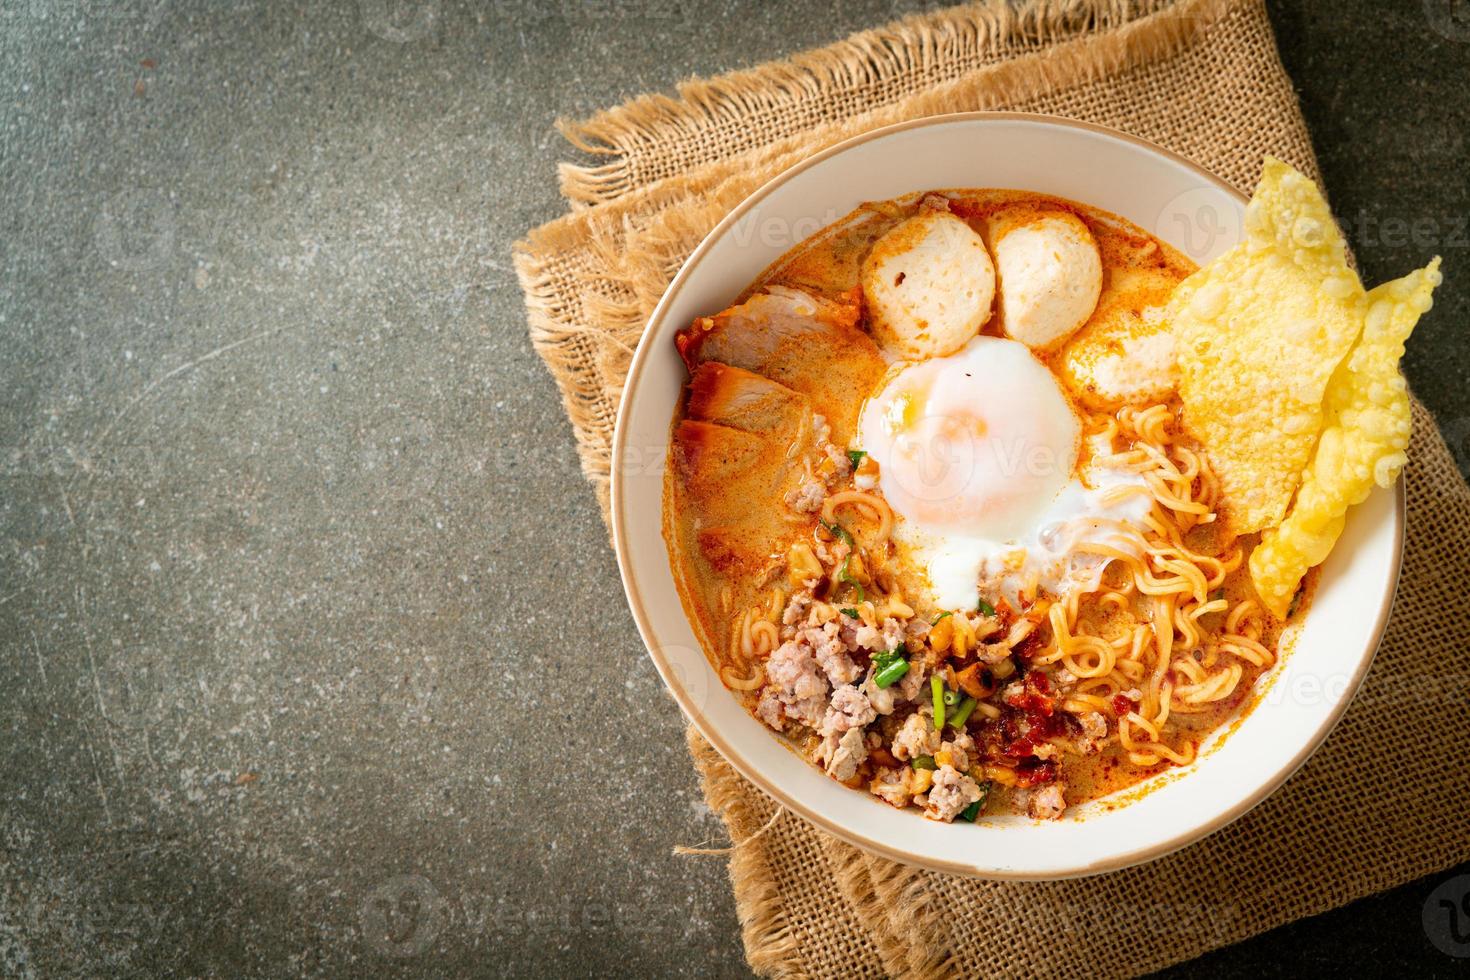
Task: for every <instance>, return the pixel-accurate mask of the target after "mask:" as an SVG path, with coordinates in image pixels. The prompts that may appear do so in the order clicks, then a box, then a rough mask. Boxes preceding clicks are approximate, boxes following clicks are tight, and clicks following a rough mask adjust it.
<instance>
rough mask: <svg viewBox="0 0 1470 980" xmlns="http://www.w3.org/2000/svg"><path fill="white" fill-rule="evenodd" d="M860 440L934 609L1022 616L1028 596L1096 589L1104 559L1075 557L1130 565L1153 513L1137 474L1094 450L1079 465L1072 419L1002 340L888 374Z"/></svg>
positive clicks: (1053, 383)
mask: <svg viewBox="0 0 1470 980" xmlns="http://www.w3.org/2000/svg"><path fill="white" fill-rule="evenodd" d="M859 439H860V440H861V446H860V448H862V449H863V450H864V451H866V452H867V453H868V454H869V455H871V456H872V458H873V459H874V461H875V462H877V463H878V467H879V480H878V483H879V487H880V489H881V490H882V492H883V495H884V497H885V498H886V499H887V500H888V502H889V504H890V506H891V507H892V508H893V510H894V513H895V516H896V517H897V521H896V523H895V528H894V538H895V541H896V543H897V544H898V546H899V549H900V554H901V556H902V557H904V558H906V559H907V560H908V561H909V562H911V563H913V564H914V565H916V566H918V567H920V568H922V569H923V571H924V572H925V575H926V577H927V580H928V584H929V589H930V593H931V594H930V598H931V600H932V601H933V602H934V604H935V605H937V606H939V607H941V608H946V609H973V608H975V606H976V605H977V601H978V599H979V596H980V594H981V591H982V589H983V590H984V591H985V593H986V594H987V595H991V596H997V595H1001V596H1005V597H1006V598H1007V599H1008V600H1009V601H1010V602H1012V603H1013V604H1019V603H1020V601H1021V600H1022V599H1023V598H1025V599H1029V598H1033V597H1034V596H1035V594H1036V591H1037V590H1038V589H1040V590H1045V591H1046V592H1049V593H1051V594H1054V595H1064V594H1066V593H1067V592H1070V591H1073V590H1075V589H1078V588H1089V587H1096V584H1097V580H1098V578H1099V577H1100V576H1101V574H1102V571H1103V569H1104V567H1105V566H1106V564H1107V561H1106V559H1104V558H1101V557H1099V556H1096V555H1092V554H1085V553H1082V552H1081V551H1080V550H1079V548H1080V546H1082V545H1083V544H1085V543H1094V544H1105V545H1107V546H1109V547H1111V548H1114V549H1116V550H1119V551H1122V552H1124V553H1130V554H1131V553H1135V549H1136V547H1137V544H1136V542H1137V535H1136V534H1132V533H1128V530H1127V529H1129V528H1137V527H1139V526H1140V525H1141V524H1142V522H1143V520H1144V518H1145V517H1146V515H1147V513H1148V511H1149V508H1150V507H1151V505H1152V497H1151V496H1150V495H1149V494H1148V493H1147V492H1146V489H1147V488H1146V485H1145V484H1144V482H1143V480H1142V478H1141V477H1140V476H1138V475H1137V474H1136V473H1131V472H1128V471H1126V470H1122V469H1116V468H1111V467H1108V466H1107V465H1105V463H1106V459H1105V452H1106V448H1105V447H1103V448H1104V454H1103V455H1099V454H1097V453H1093V454H1092V455H1091V459H1092V460H1094V462H1089V463H1088V465H1086V466H1081V467H1079V465H1078V459H1079V457H1080V456H1081V455H1082V454H1081V449H1082V446H1081V425H1080V423H1079V421H1078V419H1077V415H1076V411H1075V409H1074V408H1073V407H1072V404H1071V402H1070V401H1069V400H1068V398H1067V397H1066V395H1065V394H1064V393H1063V391H1062V389H1061V387H1060V386H1059V385H1058V383H1057V380H1056V378H1055V376H1054V375H1053V374H1052V373H1051V372H1050V370H1048V369H1047V367H1046V366H1045V365H1043V364H1042V363H1041V362H1040V361H1039V360H1037V359H1036V357H1035V356H1034V355H1033V354H1032V353H1031V352H1030V351H1029V350H1028V349H1027V348H1026V346H1024V345H1023V344H1021V343H1018V342H1016V341H1013V340H1006V339H1002V338H998V337H988V336H981V337H976V338H974V339H973V340H971V341H970V342H969V343H968V344H966V345H965V346H964V347H963V348H962V349H961V350H960V351H958V352H957V353H955V354H952V355H950V356H948V357H939V358H932V359H930V360H927V361H922V362H919V363H915V364H904V365H900V366H898V367H896V368H895V369H894V370H893V371H892V372H891V373H890V374H889V376H888V378H887V379H886V381H885V383H884V385H883V387H882V389H881V390H879V391H878V392H877V393H876V394H875V395H873V396H872V397H871V398H870V399H869V400H868V402H867V404H866V405H865V406H864V409H863V414H862V418H861V420H860V423H859ZM1096 460H1102V462H1095V461H1096ZM1124 486H1131V487H1136V488H1138V489H1137V490H1136V491H1135V492H1131V493H1129V492H1126V491H1119V490H1118V489H1117V488H1120V487H1124Z"/></svg>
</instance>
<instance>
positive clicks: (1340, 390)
mask: <svg viewBox="0 0 1470 980" xmlns="http://www.w3.org/2000/svg"><path fill="white" fill-rule="evenodd" d="M1439 283H1440V273H1439V259H1438V258H1436V259H1434V261H1432V262H1430V263H1429V265H1428V266H1427V267H1425V268H1423V269H1420V270H1419V271H1417V272H1412V273H1410V274H1409V275H1407V276H1405V277H1403V278H1402V279H1397V280H1395V281H1393V282H1389V283H1385V284H1383V285H1382V286H1379V287H1378V288H1376V289H1374V290H1373V291H1372V292H1370V293H1368V294H1367V295H1366V296H1365V297H1364V299H1363V307H1364V321H1363V332H1362V336H1361V338H1360V339H1359V340H1358V342H1357V344H1356V345H1355V346H1354V347H1353V349H1352V350H1351V351H1350V352H1349V354H1348V356H1347V358H1346V359H1345V360H1344V361H1343V362H1342V364H1341V365H1340V366H1339V367H1338V368H1337V370H1336V371H1335V372H1333V374H1332V378H1331V379H1330V380H1329V381H1328V384H1327V391H1326V395H1325V399H1324V410H1325V423H1326V428H1324V429H1323V431H1322V436H1321V438H1320V439H1319V440H1318V441H1317V446H1316V449H1315V451H1314V453H1313V455H1312V460H1311V463H1310V465H1308V466H1307V468H1306V469H1305V471H1304V472H1303V473H1302V477H1301V486H1300V489H1299V490H1298V491H1297V495H1296V500H1295V501H1294V502H1293V503H1292V506H1291V510H1290V512H1289V513H1288V514H1287V515H1286V519H1285V520H1284V521H1283V522H1282V523H1281V525H1280V526H1279V527H1275V528H1268V529H1267V530H1266V531H1265V532H1264V533H1262V535H1261V543H1260V544H1259V545H1257V546H1256V549H1255V550H1254V551H1252V552H1251V557H1250V572H1251V579H1252V581H1253V582H1254V583H1255V587H1256V591H1257V593H1259V594H1260V597H1261V600H1262V602H1263V603H1264V604H1265V605H1266V607H1267V608H1268V609H1270V610H1271V612H1272V613H1273V614H1275V615H1276V616H1278V617H1282V618H1285V616H1286V613H1287V610H1288V609H1289V608H1290V605H1291V600H1292V596H1293V595H1294V594H1295V593H1296V590H1297V587H1298V585H1299V584H1300V583H1301V580H1302V577H1303V576H1304V575H1305V574H1306V572H1307V569H1309V568H1311V567H1312V566H1314V565H1319V564H1321V563H1322V562H1323V561H1324V560H1325V559H1326V558H1327V554H1328V552H1330V551H1331V550H1332V546H1333V545H1334V544H1336V542H1337V538H1338V535H1340V534H1341V533H1342V528H1343V523H1344V519H1345V516H1346V514H1347V510H1348V508H1349V507H1351V506H1353V505H1354V504H1358V503H1362V501H1363V500H1364V499H1365V498H1366V497H1367V496H1368V493H1369V491H1370V490H1372V488H1373V486H1374V485H1375V484H1376V485H1378V486H1380V487H1389V486H1392V485H1393V481H1394V480H1396V479H1397V478H1398V475H1399V472H1400V471H1401V470H1402V469H1403V467H1404V463H1405V461H1406V460H1407V458H1408V457H1407V456H1406V455H1405V453H1406V451H1407V449H1408V447H1409V391H1408V386H1407V385H1406V384H1405V382H1404V379H1403V376H1402V375H1401V374H1400V373H1399V359H1400V358H1401V357H1403V354H1404V342H1405V341H1406V340H1407V339H1408V337H1409V334H1410V332H1411V331H1413V329H1414V325H1415V323H1417V322H1418V320H1419V317H1420V316H1421V315H1422V314H1423V313H1424V312H1425V311H1427V310H1428V309H1429V307H1430V305H1431V303H1432V300H1431V294H1432V293H1433V292H1434V287H1435V286H1437V285H1439Z"/></svg>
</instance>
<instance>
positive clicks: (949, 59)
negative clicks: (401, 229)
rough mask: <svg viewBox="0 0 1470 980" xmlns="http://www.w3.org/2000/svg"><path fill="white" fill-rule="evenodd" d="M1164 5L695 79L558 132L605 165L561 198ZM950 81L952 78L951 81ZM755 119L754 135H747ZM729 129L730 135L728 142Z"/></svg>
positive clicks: (992, 17) (991, 26) (925, 27)
mask: <svg viewBox="0 0 1470 980" xmlns="http://www.w3.org/2000/svg"><path fill="white" fill-rule="evenodd" d="M1172 3H1173V0H1028V2H1025V3H1022V4H1019V5H1016V4H1008V3H1005V2H1004V0H990V2H988V3H985V4H976V5H967V6H962V7H954V8H951V9H949V10H942V11H937V12H933V13H927V14H915V15H912V16H910V17H907V18H904V19H902V20H899V21H895V22H894V23H891V24H887V25H884V26H883V27H879V28H875V29H872V30H867V31H863V32H861V33H858V34H854V35H852V36H851V37H848V38H847V39H846V40H843V41H840V42H838V43H836V44H832V45H828V46H826V47H822V48H818V49H815V50H811V51H805V52H802V53H800V54H796V55H793V56H792V57H790V58H789V59H787V60H784V61H780V62H771V63H767V64H764V65H760V66H757V67H755V68H750V69H746V70H744V71H737V72H731V73H729V74H725V75H720V76H718V77H715V78H708V79H703V78H695V79H690V80H689V81H686V82H684V83H683V84H681V85H680V86H679V89H678V96H677V97H671V96H667V95H663V94H661V93H654V94H649V95H644V96H640V97H638V98H636V99H633V100H632V101H630V102H628V103H625V104H624V105H621V106H618V107H616V108H613V109H609V110H606V111H604V112H600V113H598V114H596V115H595V116H593V117H591V118H590V119H586V120H582V121H571V120H567V119H561V120H558V121H557V128H558V129H560V130H561V132H562V134H563V135H565V136H566V138H567V139H568V140H569V141H570V142H571V143H572V144H573V145H575V146H576V147H577V148H579V149H581V150H582V151H584V152H586V153H588V154H591V155H594V156H603V157H609V158H611V159H610V160H607V161H604V162H602V163H599V164H595V165H580V164H572V163H562V164H560V165H559V167H558V172H559V176H560V182H561V191H562V195H563V196H564V197H566V198H567V199H568V200H569V201H570V202H572V203H573V204H574V205H581V206H585V205H595V204H605V203H607V202H609V201H612V200H615V199H617V198H618V197H621V196H623V195H624V194H627V193H629V192H630V191H632V190H634V189H637V188H638V187H640V186H642V184H643V183H644V182H641V181H640V180H639V179H638V175H637V173H636V162H635V161H636V158H637V157H638V156H639V154H640V153H641V152H643V151H645V150H647V149H648V148H656V152H657V153H658V154H659V155H661V156H665V157H673V158H675V159H678V160H681V161H684V162H685V163H686V164H692V165H699V164H703V163H708V162H712V160H713V159H717V158H722V157H725V156H729V155H730V154H731V153H732V152H740V151H741V150H740V148H738V147H737V148H736V149H735V150H733V151H732V150H731V148H730V147H728V146H725V147H722V148H721V150H720V152H719V153H718V157H714V156H709V155H705V156H701V155H700V153H699V151H698V150H697V149H692V148H696V147H698V146H699V145H700V144H702V143H704V142H705V141H706V139H707V137H708V136H709V134H710V133H711V132H712V131H719V132H720V133H721V135H722V139H729V138H732V137H733V138H734V139H736V140H743V141H745V143H746V146H745V148H750V147H751V146H754V145H758V144H759V143H760V142H767V141H769V140H770V139H771V138H772V137H773V134H774V135H775V136H785V135H790V134H791V133H792V132H793V131H795V129H796V128H797V127H799V126H800V125H801V119H800V118H799V113H798V112H797V107H799V106H801V105H803V104H805V103H808V102H811V101H812V100H816V99H821V98H822V97H823V96H825V95H828V94H831V93H833V92H853V91H861V92H862V93H863V95H864V98H865V100H866V102H867V105H868V106H869V107H870V108H881V107H883V106H885V105H887V104H890V103H892V102H894V101H897V100H899V99H901V98H903V97H905V96H907V95H911V94H913V93H914V92H915V91H917V89H918V87H919V86H920V85H928V84H933V81H934V80H935V79H934V78H933V77H932V73H934V72H939V73H941V74H940V80H950V77H953V76H949V77H945V72H946V69H947V68H953V67H954V66H965V65H973V66H978V65H980V64H984V63H986V62H988V61H990V60H994V59H996V58H1002V57H1009V56H1011V55H1013V54H1014V53H1015V51H1016V50H1017V49H1018V48H1033V49H1040V48H1046V47H1051V46H1054V45H1057V44H1060V43H1062V42H1064V41H1068V40H1071V39H1074V38H1077V37H1080V36H1084V35H1088V34H1094V33H1100V32H1104V31H1108V30H1111V29H1113V28H1116V27H1119V26H1122V25H1124V24H1127V23H1129V22H1131V21H1134V20H1137V19H1139V18H1140V17H1143V16H1145V15H1147V14H1151V13H1155V12H1157V11H1159V10H1161V9H1163V8H1165V7H1167V6H1169V5H1171V4H1172ZM956 73H957V72H956ZM751 119H760V120H761V121H762V125H761V126H760V127H759V128H756V127H750V126H748V125H747V123H748V121H749V120H751ZM736 130H738V133H736V132H734V131H736Z"/></svg>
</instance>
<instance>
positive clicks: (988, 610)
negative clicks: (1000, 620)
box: [976, 596, 995, 616]
mask: <svg viewBox="0 0 1470 980" xmlns="http://www.w3.org/2000/svg"><path fill="white" fill-rule="evenodd" d="M976 608H978V609H979V610H980V611H981V612H983V613H984V614H985V615H987V616H994V615H995V607H994V606H992V605H991V604H990V603H988V602H986V601H985V597H984V596H981V597H980V605H979V606H977V607H976Z"/></svg>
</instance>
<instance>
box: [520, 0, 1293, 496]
mask: <svg viewBox="0 0 1470 980" xmlns="http://www.w3.org/2000/svg"><path fill="white" fill-rule="evenodd" d="M1236 6H1237V4H1235V3H1234V2H1233V0H1185V2H1181V3H1178V4H1177V5H1175V6H1172V7H1168V8H1165V9H1160V10H1157V11H1156V12H1154V13H1150V14H1148V15H1146V16H1143V17H1140V18H1139V19H1138V20H1136V21H1132V22H1129V23H1127V24H1123V25H1121V26H1119V27H1116V28H1113V29H1112V30H1110V31H1109V32H1107V33H1105V34H1096V35H1089V36H1085V37H1078V38H1074V39H1073V40H1069V41H1066V42H1063V43H1060V44H1058V45H1056V46H1054V47H1052V48H1048V49H1046V50H1045V51H1042V52H1037V53H1027V54H1020V55H1018V56H1017V57H1015V58H1014V59H1013V60H1010V61H1006V62H1001V63H997V64H992V65H988V66H986V67H984V68H981V69H979V70H977V71H974V72H971V73H970V74H968V75H966V76H964V77H961V78H959V79H956V80H954V81H951V82H947V83H944V84H941V85H938V86H937V87H934V88H933V89H932V90H929V91H924V92H920V93H918V94H915V95H914V96H912V97H910V98H908V99H906V100H905V101H904V102H902V103H901V104H897V105H892V106H888V107H884V108H881V109H877V110H874V111H872V112H869V113H867V114H865V115H862V116H859V117H856V118H853V119H848V120H842V121H838V122H833V123H829V124H825V125H822V126H819V127H816V128H813V129H810V130H807V131H804V132H801V133H797V134H793V135H792V136H789V137H787V138H785V139H782V140H778V141H776V142H774V143H772V144H769V145H764V146H759V147H756V148H755V149H752V150H749V151H747V152H745V153H743V154H740V155H738V156H735V157H732V158H728V159H725V160H722V161H719V162H717V163H712V164H710V165H708V166H706V167H704V168H702V169H701V170H699V171H697V172H693V173H690V174H687V175H684V176H682V177H679V178H676V179H668V180H663V181H659V182H656V183H654V184H652V185H649V186H647V187H642V188H639V189H637V190H635V191H630V192H628V193H625V194H623V195H622V196H620V197H618V198H617V199H615V200H612V201H610V202H609V203H606V204H602V205H600V206H598V207H595V208H588V209H585V210H582V211H579V212H577V213H574V214H570V215H567V216H565V217H563V218H560V219H557V220H556V221H553V222H551V223H549V224H547V225H544V226H542V227H540V228H538V229H536V230H534V231H533V232H531V233H530V235H529V236H528V237H527V239H526V240H524V241H522V242H519V243H517V244H516V246H515V249H514V255H513V260H514V264H515V268H516V273H517V276H518V278H519V280H520V284H521V288H522V291H523V293H524V294H525V298H526V311H527V318H528V320H529V324H530V333H531V342H532V345H533V346H534V347H535V349H536V351H537V353H538V354H539V355H540V356H541V357H542V358H543V360H545V361H546V363H547V365H548V367H549V368H550V370H551V373H552V376H553V378H555V379H556V381H557V384H558V387H559V388H560V389H561V392H562V403H563V407H564V408H565V410H566V412H567V415H568V417H569V418H570V419H571V422H572V427H573V431H574V432H575V434H576V439H577V448H578V455H579V457H580V459H581V465H582V471H583V473H584V474H585V475H586V477H587V478H588V480H590V481H591V482H592V484H593V488H594V490H595V492H596V494H597V499H598V503H599V506H600V507H601V509H602V513H603V518H604V520H607V518H608V515H609V505H610V497H609V483H610V479H611V465H612V437H613V429H614V426H615V422H616V417H617V406H618V403H619V400H620V398H621V393H622V378H623V377H624V375H625V374H626V370H627V364H628V361H629V360H630V359H631V357H632V352H633V349H634V348H635V347H636V346H637V343H638V339H639V337H640V336H641V335H642V332H643V328H644V326H645V325H646V318H647V315H648V313H649V311H651V309H652V308H653V305H655V304H656V302H657V298H658V294H659V293H661V292H662V290H663V287H664V286H665V285H667V283H668V281H669V279H671V278H672V276H673V274H674V273H675V272H676V271H677V268H678V264H679V262H680V261H682V259H683V257H684V256H685V255H687V254H688V251H689V249H690V248H692V245H693V243H697V242H698V240H699V238H701V237H703V235H704V234H706V233H707V232H708V231H709V229H710V228H711V227H713V226H714V225H715V224H716V223H718V221H719V219H720V218H722V217H723V216H724V215H725V214H727V213H728V212H729V211H730V210H731V209H732V208H733V207H734V206H735V205H736V204H737V203H739V201H740V200H742V199H743V198H744V197H746V196H747V195H748V194H749V193H750V192H751V191H753V190H754V189H755V188H757V187H758V186H760V184H762V183H764V181H765V180H766V179H768V178H769V177H770V176H773V175H774V174H776V173H779V172H780V171H781V170H784V169H786V168H787V167H788V166H791V165H792V164H794V163H796V162H799V161H800V160H801V159H803V158H804V157H806V156H809V155H810V154H812V153H814V152H816V151H818V150H820V149H823V148H825V147H827V146H831V145H833V144H835V143H838V142H841V141H842V140H843V139H847V138H849V137H851V136H855V135H858V134H861V133H863V132H867V131H869V130H872V129H875V128H878V127H881V126H885V125H890V124H892V123H896V122H902V121H905V120H908V119H914V118H920V117H923V116H932V115H943V114H946V113H953V112H967V111H975V110H981V109H996V108H1002V107H1006V106H1010V105H1016V104H1024V103H1027V102H1030V101H1032V100H1034V99H1037V98H1041V97H1043V96H1044V95H1046V94H1049V93H1051V92H1055V91H1058V90H1062V89H1065V88H1069V87H1072V86H1077V85H1081V84H1084V83H1087V82H1089V81H1093V80H1096V79H1099V78H1103V77H1107V76H1110V75H1114V74H1117V73H1119V72H1122V71H1126V70H1128V69H1130V68H1133V67H1135V66H1138V65H1142V64H1146V63H1150V62H1152V61H1155V60H1158V59H1162V58H1165V57H1168V56H1169V55H1170V54H1172V53H1174V52H1177V51H1178V50H1180V49H1182V48H1184V47H1185V46H1187V45H1189V44H1192V43H1197V42H1199V41H1201V40H1202V39H1204V38H1206V37H1207V35H1208V33H1209V31H1210V30H1211V29H1212V28H1213V27H1214V26H1215V25H1216V24H1217V23H1218V22H1219V21H1220V20H1221V19H1222V18H1223V17H1224V16H1226V15H1227V14H1228V13H1230V12H1231V11H1232V9H1234V8H1235V7H1236ZM1074 7H1075V4H1072V3H1067V4H1065V5H1064V7H1063V8H1062V9H1063V10H1064V11H1068V12H1070V11H1072V10H1073V9H1074ZM951 13H952V12H948V11H946V12H944V13H943V14H941V15H936V16H939V17H948V16H950V15H951ZM1035 16H1036V15H1033V21H1034V17H1035ZM1065 16H1071V14H1070V13H1067V14H1065ZM1028 23H1032V21H1028ZM905 24H906V25H907V26H906V28H905V30H906V35H907V36H910V37H914V36H916V35H922V30H921V29H922V18H920V19H917V20H915V19H910V20H909V21H906V22H905ZM914 43H920V42H919V41H914ZM1277 68H1278V70H1279V64H1278V65H1277ZM753 71H755V70H753ZM745 74H749V73H745ZM624 124H625V125H627V126H629V127H631V126H632V121H631V120H624ZM633 132H634V130H632V129H630V130H629V139H631V138H632V133H633ZM655 135H656V134H655V132H654V131H653V130H649V131H646V132H643V133H642V135H641V136H640V138H642V139H652V138H654V136H655ZM1295 135H1297V138H1296V139H1294V140H1293V142H1294V143H1296V144H1297V145H1298V147H1299V148H1298V149H1297V150H1296V152H1290V151H1283V153H1282V155H1284V156H1285V157H1286V158H1287V159H1288V160H1289V162H1291V163H1294V164H1295V165H1297V166H1298V167H1301V168H1302V169H1303V170H1305V171H1306V172H1307V173H1309V174H1312V175H1314V176H1315V174H1316V161H1315V159H1314V158H1313V157H1312V154H1311V150H1310V144H1309V143H1308V142H1307V141H1306V139H1305V132H1304V131H1303V132H1302V133H1301V134H1295ZM1200 162H1202V163H1204V164H1205V165H1206V166H1212V169H1214V170H1215V171H1216V172H1217V173H1219V174H1220V176H1222V177H1224V178H1225V179H1226V180H1228V181H1230V182H1232V183H1233V184H1235V185H1236V186H1238V187H1245V186H1249V184H1250V182H1251V180H1252V179H1253V178H1254V176H1255V172H1254V165H1252V168H1251V169H1250V170H1248V171H1247V170H1243V169H1242V168H1241V167H1239V166H1237V165H1233V164H1231V163H1230V162H1229V161H1228V160H1227V159H1226V157H1225V156H1224V155H1222V157H1221V158H1220V159H1219V160H1213V161H1212V160H1202V161H1200ZM632 239H637V245H638V247H636V248H634V247H631V244H632V243H631V240H632ZM574 255H582V256H583V263H584V268H583V270H582V272H581V274H582V275H583V276H584V277H586V278H588V279H589V280H591V283H590V285H591V288H582V289H579V290H578V291H577V293H576V298H575V299H571V300H569V299H568V294H567V291H565V290H562V289H560V288H558V283H559V282H560V281H561V277H562V276H564V275H566V270H565V269H564V268H562V267H563V266H564V265H565V264H566V263H567V261H568V256H574ZM630 283H641V284H644V285H643V286H642V289H641V291H640V290H638V289H635V287H633V286H630V285H629V284H630ZM569 302H571V303H574V304H576V307H577V308H575V309H568V308H567V304H568V303H569ZM589 374H590V376H589Z"/></svg>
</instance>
